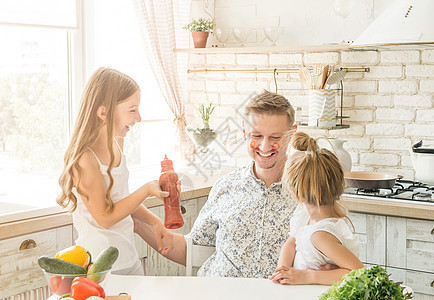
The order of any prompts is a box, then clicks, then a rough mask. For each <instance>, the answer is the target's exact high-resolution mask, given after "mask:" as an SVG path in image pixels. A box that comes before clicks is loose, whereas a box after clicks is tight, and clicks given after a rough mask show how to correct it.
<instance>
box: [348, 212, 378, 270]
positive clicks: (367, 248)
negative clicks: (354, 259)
mask: <svg viewBox="0 0 434 300" xmlns="http://www.w3.org/2000/svg"><path fill="white" fill-rule="evenodd" d="M349 217H350V220H351V221H352V222H353V224H354V227H355V233H356V236H357V238H358V240H359V243H360V255H359V258H360V260H361V261H362V262H363V263H364V264H373V265H382V266H385V265H386V217H385V216H378V215H370V214H361V213H350V214H349Z"/></svg>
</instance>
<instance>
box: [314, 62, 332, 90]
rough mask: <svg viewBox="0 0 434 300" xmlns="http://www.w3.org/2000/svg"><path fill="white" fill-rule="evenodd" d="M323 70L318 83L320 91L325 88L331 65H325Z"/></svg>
mask: <svg viewBox="0 0 434 300" xmlns="http://www.w3.org/2000/svg"><path fill="white" fill-rule="evenodd" d="M321 67H322V70H321V74H320V76H318V79H317V81H316V85H315V86H317V87H318V89H319V90H322V89H324V86H325V81H326V79H327V73H328V70H329V65H325V66H321Z"/></svg>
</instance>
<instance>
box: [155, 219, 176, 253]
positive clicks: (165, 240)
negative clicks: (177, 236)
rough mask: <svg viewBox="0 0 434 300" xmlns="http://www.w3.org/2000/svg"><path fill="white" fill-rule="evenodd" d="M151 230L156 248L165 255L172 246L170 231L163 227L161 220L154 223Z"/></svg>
mask: <svg viewBox="0 0 434 300" xmlns="http://www.w3.org/2000/svg"><path fill="white" fill-rule="evenodd" d="M153 231H154V232H155V238H156V242H157V249H156V250H157V251H158V252H159V253H160V254H161V255H163V256H165V255H166V254H167V253H168V252H169V251H170V250H171V249H172V247H173V236H172V233H171V232H170V231H169V230H167V229H166V228H165V227H164V225H163V223H162V222H158V223H156V224H154V225H153Z"/></svg>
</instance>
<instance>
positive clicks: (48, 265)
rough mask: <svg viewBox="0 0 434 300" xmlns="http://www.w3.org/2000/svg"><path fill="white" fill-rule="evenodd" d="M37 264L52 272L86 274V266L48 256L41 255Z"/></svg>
mask: <svg viewBox="0 0 434 300" xmlns="http://www.w3.org/2000/svg"><path fill="white" fill-rule="evenodd" d="M38 264H39V266H40V267H41V268H42V269H44V270H45V271H47V272H48V273H52V274H64V275H65V274H86V273H87V270H86V268H84V267H82V266H79V265H76V264H73V263H70V262H67V261H64V260H61V259H58V258H55V257H49V256H41V257H40V258H38Z"/></svg>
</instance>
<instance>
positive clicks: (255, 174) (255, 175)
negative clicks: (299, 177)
mask: <svg viewBox="0 0 434 300" xmlns="http://www.w3.org/2000/svg"><path fill="white" fill-rule="evenodd" d="M245 113H246V119H245V120H246V122H245V139H246V145H247V151H248V153H249V155H250V157H251V158H252V162H251V163H250V164H249V165H247V166H245V167H242V168H239V169H236V170H235V171H233V172H231V173H229V174H227V175H225V176H223V177H222V178H220V179H219V180H218V181H217V182H216V184H215V185H214V186H213V188H212V189H211V192H210V194H209V197H208V200H207V202H206V203H205V205H204V207H203V208H202V210H201V211H200V213H199V216H198V217H197V219H196V221H195V223H194V225H193V228H192V230H191V232H190V233H189V234H188V235H187V236H189V237H191V238H192V239H193V242H194V243H195V244H198V245H205V246H215V247H216V252H215V253H214V254H213V255H212V256H211V257H210V258H209V259H208V260H207V261H206V262H205V263H204V264H203V265H202V267H201V268H200V270H199V272H198V276H217V277H252V278H268V277H269V276H270V275H271V274H272V273H273V272H274V270H275V267H276V265H277V261H278V258H279V252H280V248H281V247H282V245H283V243H284V242H285V240H286V239H287V234H288V232H289V223H290V222H289V221H290V219H291V216H292V213H293V211H294V209H295V207H296V205H297V203H296V201H295V200H293V199H292V198H291V196H290V195H289V193H287V192H285V191H284V190H282V184H281V182H280V179H281V176H282V171H283V167H284V165H285V162H286V151H287V148H288V141H289V139H288V136H289V137H290V134H288V133H291V132H293V131H295V130H296V125H294V109H293V108H292V106H291V104H290V103H289V102H288V100H287V99H286V98H285V97H283V96H281V95H278V94H274V93H270V92H268V91H264V92H263V93H261V94H259V95H257V96H255V97H253V98H252V99H251V100H250V101H249V103H248V105H247V107H246V111H245ZM136 225H138V224H136ZM136 228H137V233H139V234H140V235H141V236H142V237H144V232H141V228H143V227H141V226H136ZM146 240H149V238H146ZM171 244H172V246H173V247H172V248H171V249H170V250H169V251H168V253H167V254H166V255H165V256H166V257H167V258H169V259H171V260H173V261H175V262H177V263H180V264H184V265H185V256H186V243H185V239H184V236H183V235H180V234H176V233H172V243H171ZM151 246H152V244H151Z"/></svg>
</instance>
